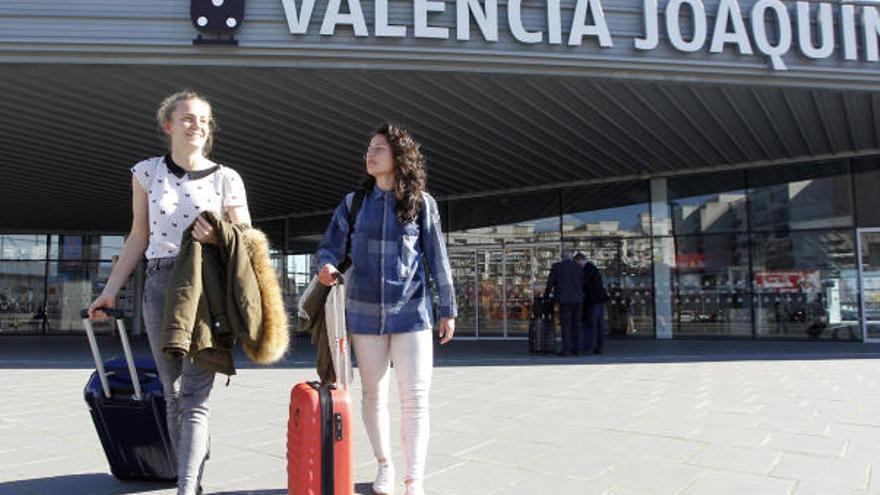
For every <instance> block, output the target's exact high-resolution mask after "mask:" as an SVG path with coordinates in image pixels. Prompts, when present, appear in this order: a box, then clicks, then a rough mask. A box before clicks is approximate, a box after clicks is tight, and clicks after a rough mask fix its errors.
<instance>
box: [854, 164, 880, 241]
mask: <svg viewBox="0 0 880 495" xmlns="http://www.w3.org/2000/svg"><path fill="white" fill-rule="evenodd" d="M853 176H854V177H853V184H855V191H854V195H855V203H856V220H857V222H858V225H859V227H880V194H877V184H880V156H872V157H868V158H856V159H854V160H853Z"/></svg>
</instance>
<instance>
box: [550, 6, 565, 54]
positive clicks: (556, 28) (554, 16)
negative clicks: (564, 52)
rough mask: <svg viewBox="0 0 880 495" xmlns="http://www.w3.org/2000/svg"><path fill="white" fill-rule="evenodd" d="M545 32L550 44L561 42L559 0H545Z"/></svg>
mask: <svg viewBox="0 0 880 495" xmlns="http://www.w3.org/2000/svg"><path fill="white" fill-rule="evenodd" d="M547 33H548V36H549V37H550V44H551V45H561V44H562V13H561V12H560V8H559V0H547Z"/></svg>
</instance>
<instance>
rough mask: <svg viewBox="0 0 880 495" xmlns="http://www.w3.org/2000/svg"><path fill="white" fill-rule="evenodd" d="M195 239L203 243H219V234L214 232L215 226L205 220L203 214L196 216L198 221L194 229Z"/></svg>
mask: <svg viewBox="0 0 880 495" xmlns="http://www.w3.org/2000/svg"><path fill="white" fill-rule="evenodd" d="M192 236H193V239H195V240H197V241H199V242H201V243H202V244H217V235H216V234H215V233H214V227H212V226H211V224H210V223H208V221H207V220H205V219H204V218H203V217H202V215H199V216H198V218H196V223H195V225H193V230H192Z"/></svg>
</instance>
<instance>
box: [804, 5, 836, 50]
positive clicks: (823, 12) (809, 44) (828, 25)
mask: <svg viewBox="0 0 880 495" xmlns="http://www.w3.org/2000/svg"><path fill="white" fill-rule="evenodd" d="M797 16H798V46H799V47H800V49H801V53H803V54H804V56H806V57H809V58H825V57H828V56H830V55H831V53H833V52H834V14H833V13H832V12H831V4H830V3H820V4H819V14H818V16H817V19H816V26H817V27H818V28H819V33H820V34H819V39H820V42H819V46H818V47H815V46H813V28H812V25H811V21H810V3H809V2H798V3H797Z"/></svg>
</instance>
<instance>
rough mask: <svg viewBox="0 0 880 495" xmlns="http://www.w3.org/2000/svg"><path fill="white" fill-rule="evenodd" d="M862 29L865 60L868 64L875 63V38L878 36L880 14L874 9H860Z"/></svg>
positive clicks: (868, 7)
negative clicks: (863, 32)
mask: <svg viewBox="0 0 880 495" xmlns="http://www.w3.org/2000/svg"><path fill="white" fill-rule="evenodd" d="M862 28H863V29H864V30H865V58H867V59H868V61H869V62H876V61H877V59H878V56H877V37H878V36H880V14H878V12H877V8H876V7H872V6H869V5H865V6H864V7H862Z"/></svg>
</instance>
